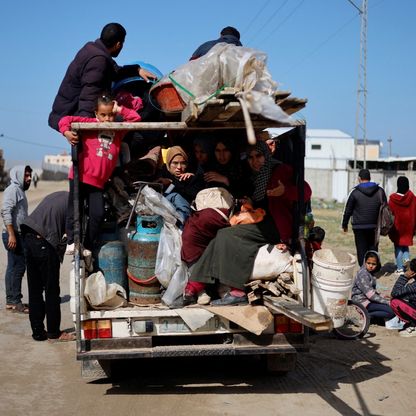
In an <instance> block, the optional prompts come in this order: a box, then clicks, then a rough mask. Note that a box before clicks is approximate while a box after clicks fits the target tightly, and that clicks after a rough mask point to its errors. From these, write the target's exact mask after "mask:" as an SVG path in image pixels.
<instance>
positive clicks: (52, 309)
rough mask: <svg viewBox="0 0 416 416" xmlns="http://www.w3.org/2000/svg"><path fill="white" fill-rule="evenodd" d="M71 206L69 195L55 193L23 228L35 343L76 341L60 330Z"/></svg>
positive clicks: (49, 196)
mask: <svg viewBox="0 0 416 416" xmlns="http://www.w3.org/2000/svg"><path fill="white" fill-rule="evenodd" d="M67 206H68V192H66V191H60V192H54V193H52V194H50V195H47V196H46V197H45V198H44V199H43V200H42V201H41V202H40V204H39V205H38V206H37V207H36V209H35V210H34V211H33V212H32V213H31V214H30V215H29V216H28V217H27V218H26V219H25V220H24V221H23V223H22V225H21V229H22V234H23V235H24V241H25V255H26V264H27V281H28V288H29V319H30V325H31V327H32V338H33V339H34V340H35V341H45V340H46V339H50V340H59V341H71V340H73V339H74V335H73V334H70V333H66V332H62V331H61V330H60V324H61V298H60V287H59V270H60V263H61V262H62V260H63V257H64V252H65V247H66V241H65V240H64V238H63V237H64V235H65V224H66V214H67ZM43 292H45V298H43ZM45 316H46V328H47V330H46V331H45V325H44V319H45Z"/></svg>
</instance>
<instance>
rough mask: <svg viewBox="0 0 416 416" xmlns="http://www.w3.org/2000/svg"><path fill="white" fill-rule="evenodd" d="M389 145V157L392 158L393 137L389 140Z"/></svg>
mask: <svg viewBox="0 0 416 416" xmlns="http://www.w3.org/2000/svg"><path fill="white" fill-rule="evenodd" d="M387 141H388V143H389V157H391V142H392V141H393V139H392V138H391V136H389V138H388V139H387Z"/></svg>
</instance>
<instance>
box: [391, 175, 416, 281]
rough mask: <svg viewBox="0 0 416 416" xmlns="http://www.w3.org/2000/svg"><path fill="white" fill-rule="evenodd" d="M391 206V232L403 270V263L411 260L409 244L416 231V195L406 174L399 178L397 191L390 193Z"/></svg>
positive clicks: (398, 264)
mask: <svg viewBox="0 0 416 416" xmlns="http://www.w3.org/2000/svg"><path fill="white" fill-rule="evenodd" d="M389 207H390V209H391V212H392V213H393V215H394V225H393V228H392V229H391V230H390V232H389V237H390V240H391V241H392V242H393V244H394V255H395V257H396V266H397V272H398V273H402V272H403V264H404V263H406V262H407V261H409V259H410V256H409V246H412V245H413V235H414V234H415V231H416V197H415V195H414V194H413V192H412V191H411V190H410V189H409V179H407V178H406V176H399V177H398V178H397V192H396V193H394V194H391V195H390V198H389Z"/></svg>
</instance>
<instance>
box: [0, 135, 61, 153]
mask: <svg viewBox="0 0 416 416" xmlns="http://www.w3.org/2000/svg"><path fill="white" fill-rule="evenodd" d="M0 138H2V139H7V140H11V141H13V142H18V143H25V144H30V145H32V146H38V147H46V148H48V149H59V150H63V146H61V147H58V146H51V145H47V144H42V143H35V142H31V141H29V140H22V139H17V138H15V137H10V136H6V135H4V134H0Z"/></svg>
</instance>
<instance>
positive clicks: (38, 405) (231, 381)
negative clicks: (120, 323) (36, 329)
mask: <svg viewBox="0 0 416 416" xmlns="http://www.w3.org/2000/svg"><path fill="white" fill-rule="evenodd" d="M66 187H67V184H66V183H65V182H61V183H46V182H39V183H38V188H37V189H30V190H29V192H28V196H29V204H30V207H31V209H33V207H34V206H35V205H36V203H37V202H39V201H40V199H41V198H42V197H43V196H44V195H45V194H47V193H49V192H53V191H55V190H62V189H66ZM1 199H2V194H0V202H1ZM0 252H1V253H0V275H1V279H0V293H1V296H0V332H1V336H0V351H1V367H0V383H1V393H0V394H1V396H0V397H1V399H0V414H1V415H2V416H15V415H22V416H23V415H24V416H27V415H30V416H32V415H33V416H37V415H51V416H54V415H60V416H66V415H74V414H75V415H80V416H84V415H89V416H95V415H97V416H98V415H100V416H106V415H123V416H129V415H147V416H153V415H157V416H164V415H171V416H176V415H195V414H198V415H201V416H204V415H236V416H237V415H256V416H257V415H259V416H263V415H294V414H299V415H319V416H324V415H325V416H326V415H339V414H342V415H391V414H396V415H407V414H412V413H413V411H414V409H415V407H416V397H415V394H414V392H413V387H414V384H415V372H416V358H415V353H414V352H415V350H416V338H410V339H403V338H400V337H399V336H398V334H397V333H396V332H395V331H388V330H386V329H385V328H384V327H377V326H374V325H373V326H371V327H370V331H369V333H368V336H367V337H366V338H365V339H363V340H361V341H340V340H337V339H335V338H333V337H332V335H330V334H326V335H313V336H312V337H311V349H310V352H309V353H303V354H300V356H299V359H298V364H297V368H296V370H295V371H293V372H291V373H290V374H288V375H287V376H285V377H274V376H266V375H264V374H263V373H261V372H260V371H259V369H258V367H257V363H256V362H255V361H253V360H247V359H245V360H241V359H240V360H233V359H230V358H222V359H214V360H213V359H206V358H204V359H192V360H184V359H181V360H177V359H171V360H159V361H154V360H153V361H138V362H136V361H134V362H128V363H120V365H118V366H117V367H116V371H115V373H116V374H115V377H114V379H113V380H112V381H109V380H99V381H93V382H89V381H87V380H85V379H82V378H81V376H80V365H79V363H78V362H77V361H76V360H75V343H73V342H70V343H59V344H50V343H49V342H48V341H44V342H36V341H33V340H32V338H31V331H30V325H29V321H28V317H27V316H25V315H19V314H14V313H11V312H9V311H6V310H5V299H4V278H3V276H4V271H5V266H6V261H5V260H6V252H5V250H4V248H3V249H1V250H0ZM69 266H70V263H69V259H66V260H65V262H64V265H63V267H62V273H61V296H62V302H63V303H62V314H63V323H62V329H64V328H68V327H72V326H73V325H72V320H71V316H70V313H69V302H68V300H69V295H68V293H69V288H68V270H69ZM23 293H24V294H25V299H24V301H27V287H26V284H25V286H24V292H23Z"/></svg>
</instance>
